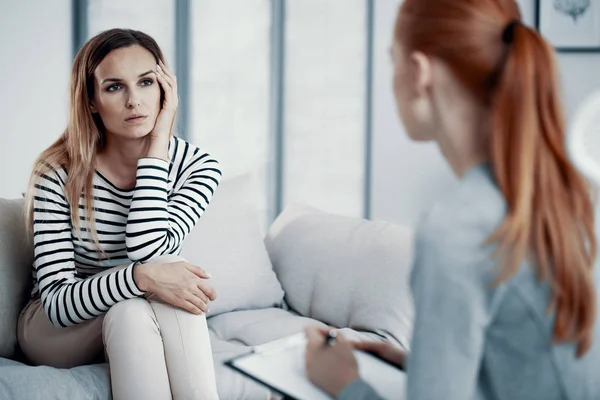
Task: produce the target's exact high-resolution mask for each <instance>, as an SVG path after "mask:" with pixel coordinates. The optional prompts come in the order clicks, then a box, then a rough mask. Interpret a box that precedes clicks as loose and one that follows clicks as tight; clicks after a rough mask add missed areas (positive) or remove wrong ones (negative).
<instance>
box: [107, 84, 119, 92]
mask: <svg viewBox="0 0 600 400" xmlns="http://www.w3.org/2000/svg"><path fill="white" fill-rule="evenodd" d="M119 89H121V85H119V84H116V85H110V86H109V87H107V88H106V91H107V92H114V91H115V90H119Z"/></svg>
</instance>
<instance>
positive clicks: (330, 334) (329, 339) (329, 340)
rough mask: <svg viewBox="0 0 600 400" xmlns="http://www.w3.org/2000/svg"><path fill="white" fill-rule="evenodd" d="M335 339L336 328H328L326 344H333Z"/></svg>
mask: <svg viewBox="0 0 600 400" xmlns="http://www.w3.org/2000/svg"><path fill="white" fill-rule="evenodd" d="M336 339H337V330H335V329H330V330H329V332H327V344H328V345H330V346H333V345H334V344H335V340H336Z"/></svg>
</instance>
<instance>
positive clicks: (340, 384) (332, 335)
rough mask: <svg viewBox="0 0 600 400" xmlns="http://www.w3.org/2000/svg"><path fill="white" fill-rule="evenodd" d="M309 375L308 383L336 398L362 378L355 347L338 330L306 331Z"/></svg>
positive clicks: (313, 329)
mask: <svg viewBox="0 0 600 400" xmlns="http://www.w3.org/2000/svg"><path fill="white" fill-rule="evenodd" d="M306 337H307V345H306V355H305V359H306V373H307V376H308V379H310V381H311V382H312V383H314V384H315V385H316V386H318V387H320V388H321V389H323V391H325V392H326V393H328V394H329V395H330V396H333V397H334V398H335V397H337V395H338V394H339V393H340V392H341V390H342V389H343V388H345V387H346V386H347V385H348V384H349V383H351V382H353V381H354V380H356V379H358V378H359V375H358V365H357V363H356V358H355V357H354V354H353V351H354V347H353V345H352V343H350V342H349V341H347V340H346V339H345V338H344V337H343V336H342V335H340V334H339V333H338V331H337V330H335V329H329V328H321V327H318V326H311V327H309V328H307V329H306Z"/></svg>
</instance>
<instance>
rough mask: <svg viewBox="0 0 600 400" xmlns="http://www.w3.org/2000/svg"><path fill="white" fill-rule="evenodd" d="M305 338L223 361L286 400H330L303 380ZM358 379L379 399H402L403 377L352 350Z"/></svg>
mask: <svg viewBox="0 0 600 400" xmlns="http://www.w3.org/2000/svg"><path fill="white" fill-rule="evenodd" d="M305 349H306V335H305V334H304V333H299V334H296V335H293V336H289V337H286V338H283V339H280V340H276V341H274V342H270V343H266V344H264V345H261V346H255V347H253V349H252V352H250V353H247V354H243V355H241V356H237V357H234V358H232V359H230V360H227V361H225V362H224V364H225V365H226V366H227V367H229V368H232V369H233V370H235V371H237V372H239V373H241V374H243V375H244V376H246V377H248V378H250V379H252V380H253V381H255V382H257V383H259V384H261V385H263V386H266V387H268V388H269V389H271V390H272V391H273V392H276V393H278V394H280V395H282V396H284V398H285V399H294V400H331V397H330V396H329V395H328V394H327V393H325V392H323V391H322V390H320V389H319V388H317V387H316V386H314V385H313V384H312V383H311V382H310V381H309V380H308V378H307V377H306V372H305V371H306V370H305V365H304V351H305ZM354 355H355V357H356V359H357V362H358V367H359V373H360V375H361V378H362V379H363V380H364V381H366V382H367V383H369V384H370V385H371V386H372V387H373V388H374V389H375V390H376V391H377V392H378V393H379V395H380V396H381V397H383V398H385V399H388V400H402V399H404V398H405V394H404V393H405V385H406V374H405V373H404V371H402V370H401V369H400V368H398V367H397V366H395V365H392V364H390V363H388V362H386V361H384V360H382V359H380V358H378V357H376V356H374V355H372V354H370V353H365V352H363V351H359V350H355V351H354Z"/></svg>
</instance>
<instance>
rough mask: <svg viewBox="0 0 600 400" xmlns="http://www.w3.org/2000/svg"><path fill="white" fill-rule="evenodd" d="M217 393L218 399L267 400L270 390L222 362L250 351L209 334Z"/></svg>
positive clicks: (246, 347) (240, 345) (238, 344)
mask: <svg viewBox="0 0 600 400" xmlns="http://www.w3.org/2000/svg"><path fill="white" fill-rule="evenodd" d="M210 343H211V346H212V353H213V362H214V365H215V376H216V379H217V392H218V393H219V398H220V399H228V400H267V399H269V397H270V393H271V392H270V390H269V389H268V388H267V387H265V386H263V385H259V384H258V383H256V382H254V381H253V380H251V379H249V378H247V377H246V376H244V375H242V374H240V373H239V372H237V371H234V370H233V369H231V368H229V367H227V366H225V364H224V362H225V361H227V360H230V359H232V358H234V357H238V356H241V355H243V354H246V353H249V352H250V351H251V350H252V349H251V348H250V347H249V346H245V345H243V344H240V343H232V342H227V341H225V340H223V339H221V338H219V337H218V336H217V334H216V333H215V332H213V331H211V332H210Z"/></svg>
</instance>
